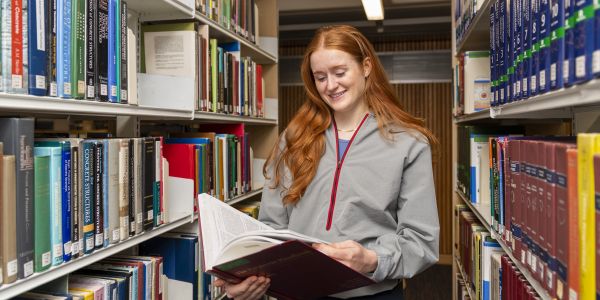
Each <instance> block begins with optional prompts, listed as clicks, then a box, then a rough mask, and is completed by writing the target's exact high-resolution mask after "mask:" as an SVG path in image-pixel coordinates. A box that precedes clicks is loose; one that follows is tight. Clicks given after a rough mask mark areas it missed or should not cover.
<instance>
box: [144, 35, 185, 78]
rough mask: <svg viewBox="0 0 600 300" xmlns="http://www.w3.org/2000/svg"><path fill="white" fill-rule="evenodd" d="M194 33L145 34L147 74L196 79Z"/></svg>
mask: <svg viewBox="0 0 600 300" xmlns="http://www.w3.org/2000/svg"><path fill="white" fill-rule="evenodd" d="M194 43H195V32H194V31H167V32H146V33H144V49H145V51H146V57H145V61H146V73H148V74H156V75H171V76H183V77H191V78H194V76H195V75H196V73H195V72H196V71H195V69H194V66H195V65H196V63H195V60H194V57H195V54H196V49H195V46H194Z"/></svg>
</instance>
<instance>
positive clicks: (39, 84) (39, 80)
mask: <svg viewBox="0 0 600 300" xmlns="http://www.w3.org/2000/svg"><path fill="white" fill-rule="evenodd" d="M35 88H36V89H45V88H46V76H41V75H35Z"/></svg>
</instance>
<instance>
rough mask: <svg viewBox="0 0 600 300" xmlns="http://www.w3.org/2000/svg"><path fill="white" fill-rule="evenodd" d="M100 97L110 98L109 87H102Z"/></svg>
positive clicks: (102, 85)
mask: <svg viewBox="0 0 600 300" xmlns="http://www.w3.org/2000/svg"><path fill="white" fill-rule="evenodd" d="M100 95H102V96H108V85H106V84H101V85H100Z"/></svg>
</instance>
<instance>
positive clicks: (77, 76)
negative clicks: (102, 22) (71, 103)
mask: <svg viewBox="0 0 600 300" xmlns="http://www.w3.org/2000/svg"><path fill="white" fill-rule="evenodd" d="M71 1H73V2H72V5H71V7H72V8H71V21H72V22H73V24H72V29H71V41H72V42H71V62H72V63H71V75H72V76H71V87H72V88H73V91H74V92H73V98H75V99H83V98H84V97H85V88H86V86H85V72H86V65H85V42H86V37H85V12H86V10H85V0H71Z"/></svg>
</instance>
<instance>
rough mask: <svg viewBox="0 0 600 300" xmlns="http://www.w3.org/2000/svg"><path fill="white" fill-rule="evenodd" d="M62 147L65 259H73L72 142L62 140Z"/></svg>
mask: <svg viewBox="0 0 600 300" xmlns="http://www.w3.org/2000/svg"><path fill="white" fill-rule="evenodd" d="M61 148H62V168H61V178H62V181H61V186H62V189H61V191H62V197H61V198H62V237H63V260H64V261H65V262H67V261H69V260H71V231H72V226H71V143H70V142H61Z"/></svg>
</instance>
